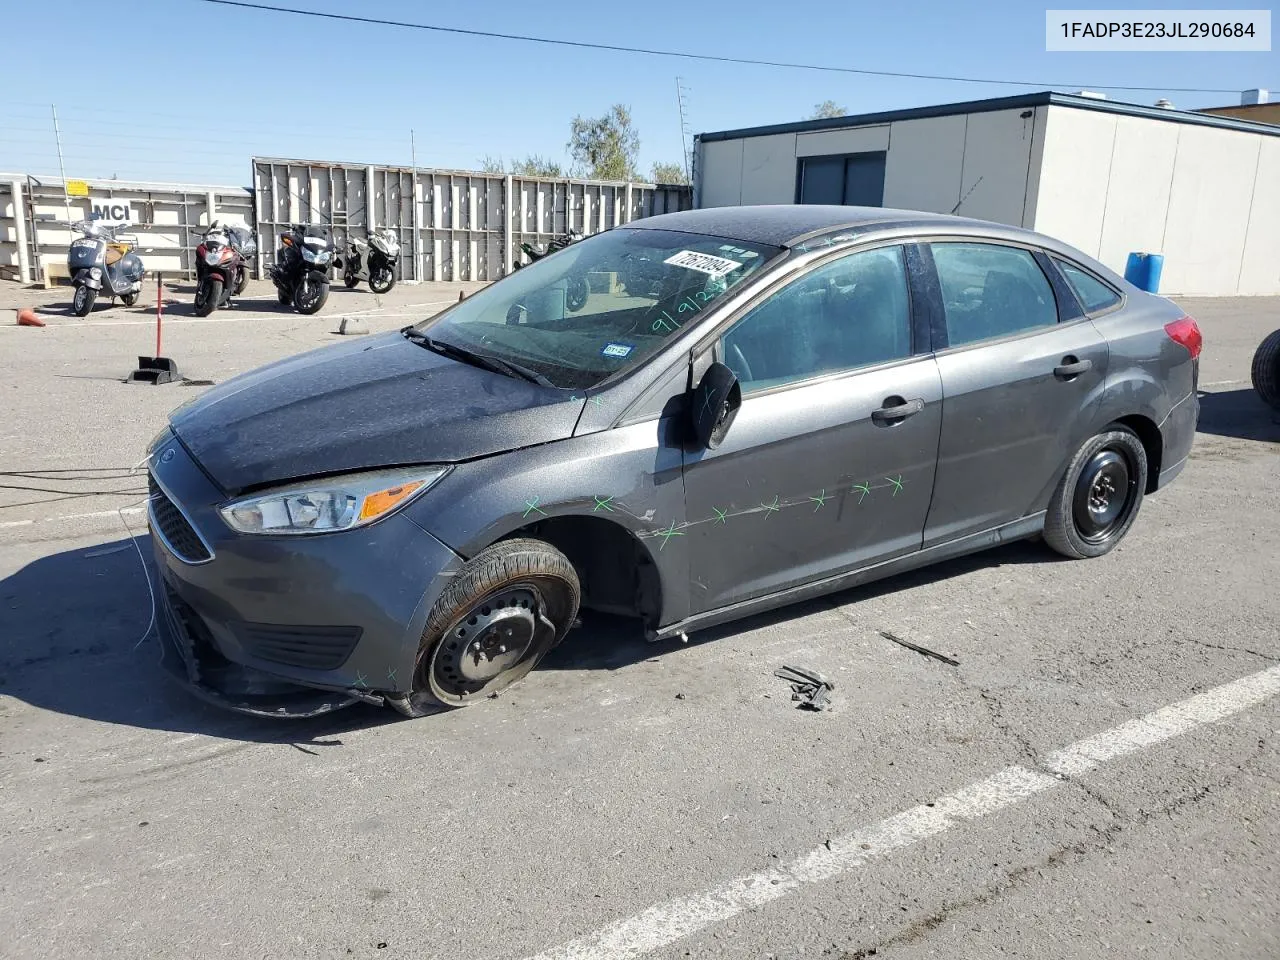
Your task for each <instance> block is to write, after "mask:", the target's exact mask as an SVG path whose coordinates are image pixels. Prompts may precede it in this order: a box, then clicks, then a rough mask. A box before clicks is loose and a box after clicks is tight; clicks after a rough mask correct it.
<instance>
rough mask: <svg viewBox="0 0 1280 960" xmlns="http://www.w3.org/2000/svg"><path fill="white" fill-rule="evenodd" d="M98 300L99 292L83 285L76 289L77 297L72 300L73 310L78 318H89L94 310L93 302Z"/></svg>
mask: <svg viewBox="0 0 1280 960" xmlns="http://www.w3.org/2000/svg"><path fill="white" fill-rule="evenodd" d="M97 299H98V291H97V290H94V289H93V288H92V287H87V286H85V285H84V284H83V283H82V284H80V286H78V287H76V292H75V296H73V297H72V298H71V309H72V310H74V311H75V313H76V316H77V317H87V316H88V315H89V311H90V310H92V309H93V301H95V300H97Z"/></svg>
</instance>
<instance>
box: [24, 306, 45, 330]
mask: <svg viewBox="0 0 1280 960" xmlns="http://www.w3.org/2000/svg"><path fill="white" fill-rule="evenodd" d="M44 325H45V324H44V321H43V320H41V319H40V318H39V317H37V316H36V314H35V311H34V310H31V309H30V308H29V307H23V308H22V309H21V310H19V311H18V326H20V327H43V326H44Z"/></svg>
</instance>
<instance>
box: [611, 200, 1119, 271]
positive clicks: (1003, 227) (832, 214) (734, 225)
mask: <svg viewBox="0 0 1280 960" xmlns="http://www.w3.org/2000/svg"><path fill="white" fill-rule="evenodd" d="M626 226H627V227H629V228H635V229H639V230H674V231H678V232H681V233H696V234H703V235H707V236H713V237H724V238H726V239H732V240H742V241H746V242H747V243H763V244H769V245H772V246H777V247H788V248H796V247H799V246H801V245H802V244H806V243H808V242H810V241H813V240H815V239H819V238H822V237H823V236H830V235H832V234H846V233H847V234H850V235H851V237H852V236H859V237H866V236H868V235H870V234H875V233H879V232H888V231H900V230H907V231H910V232H912V233H921V234H928V233H939V234H961V235H964V236H972V237H979V238H990V239H997V240H1001V239H1002V240H1008V241H1013V242H1015V243H1026V244H1029V245H1032V246H1036V247H1040V248H1042V249H1045V250H1050V251H1053V252H1056V253H1059V254H1065V255H1066V256H1067V257H1068V258H1071V259H1075V260H1076V261H1078V262H1080V263H1081V264H1082V265H1084V266H1087V267H1089V268H1090V269H1092V270H1094V271H1095V272H1100V273H1102V274H1104V275H1105V276H1107V277H1108V278H1110V279H1112V280H1113V282H1114V281H1115V280H1117V279H1118V276H1117V274H1116V273H1115V271H1113V270H1112V269H1111V268H1109V267H1107V266H1106V265H1105V264H1102V263H1100V262H1098V261H1097V260H1095V259H1094V258H1093V257H1091V256H1089V255H1088V254H1086V253H1084V252H1083V251H1081V250H1078V249H1076V248H1075V247H1072V246H1071V245H1069V244H1065V243H1063V242H1062V241H1060V240H1056V239H1054V238H1053V237H1049V236H1046V235H1044V234H1041V233H1036V232H1035V231H1032V230H1027V229H1025V228H1023V227H1014V226H1010V225H1009V224H1004V223H995V222H993V221H990V220H977V219H974V218H971V217H957V216H951V215H949V214H944V213H927V212H925V211H922V210H898V209H893V208H887V207H853V206H849V207H845V206H835V205H824V204H760V205H753V206H739V207H706V208H703V209H699V210H682V211H680V212H679V213H661V214H658V215H657V216H653V217H645V218H643V219H641V220H636V221H633V222H631V223H629V224H626ZM842 239H843V238H842Z"/></svg>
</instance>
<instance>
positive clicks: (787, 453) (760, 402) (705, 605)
mask: <svg viewBox="0 0 1280 960" xmlns="http://www.w3.org/2000/svg"><path fill="white" fill-rule="evenodd" d="M909 259H912V258H911V257H909V256H908V250H907V248H904V247H903V246H901V245H887V246H882V247H878V248H874V249H870V250H863V251H860V252H856V253H846V254H841V255H838V256H836V257H834V258H832V259H829V260H827V261H826V262H824V263H822V264H819V265H817V266H815V267H813V268H812V269H810V270H809V271H808V272H806V273H804V274H801V275H800V276H799V277H797V278H795V279H793V280H791V281H790V282H789V283H787V285H786V286H784V287H782V288H781V289H780V290H778V291H777V292H775V293H773V294H771V295H769V296H766V297H765V298H763V299H762V301H761V302H758V303H756V304H754V305H752V306H750V307H749V308H747V310H746V311H745V312H744V313H743V314H742V315H741V316H740V317H739V318H738V319H737V320H735V321H733V322H732V323H731V325H730V326H729V327H728V329H726V330H725V331H724V332H723V333H722V335H721V336H720V337H719V339H718V341H717V342H716V344H715V347H714V349H715V352H716V355H717V357H718V358H719V359H721V360H723V362H725V363H726V364H728V365H729V367H731V368H732V369H733V370H734V372H735V373H736V374H737V376H738V378H739V382H740V384H741V386H742V391H743V400H742V406H741V408H740V410H739V412H738V416H737V419H736V420H734V422H733V425H732V427H731V428H730V429H729V432H728V435H727V436H726V437H725V440H724V442H723V443H722V444H721V445H720V446H719V447H717V448H716V449H715V450H704V451H701V452H699V453H697V454H694V455H693V456H691V457H689V458H688V459H687V460H686V466H685V503H686V511H685V512H686V523H685V526H684V527H683V528H682V529H681V530H680V531H678V532H673V533H671V535H678V536H683V537H685V538H686V539H685V540H684V545H685V546H686V549H687V550H688V555H689V569H690V580H691V590H690V602H691V610H690V612H691V613H695V614H696V613H699V612H702V611H706V610H711V609H715V608H717V607H721V606H724V605H726V604H730V603H734V602H737V601H740V600H746V599H750V598H752V597H758V596H762V595H767V594H770V593H774V592H777V591H779V590H783V589H786V588H788V587H791V586H795V585H798V584H801V583H804V582H807V581H810V580H814V579H819V578H821V577H823V576H827V575H831V574H833V573H837V572H840V571H843V570H846V569H850V568H853V567H859V566H863V565H866V564H869V563H873V562H876V561H878V560H884V559H888V558H891V557H896V556H901V555H902V554H905V553H910V552H912V551H915V550H918V549H919V548H920V540H921V536H922V533H923V530H924V522H925V517H926V514H927V512H928V509H929V498H930V495H931V493H932V490H933V473H934V459H935V457H936V456H937V450H938V431H939V427H940V423H941V409H940V399H941V384H940V381H939V378H938V370H937V366H936V364H935V362H934V360H933V357H932V356H931V355H930V352H929V345H928V343H927V339H928V337H927V328H926V330H925V336H924V338H923V340H924V341H926V342H923V343H922V342H921V338H920V337H918V336H913V322H912V320H913V311H912V299H911V296H910V293H909V284H908V271H907V262H908V260H909ZM660 548H661V545H660Z"/></svg>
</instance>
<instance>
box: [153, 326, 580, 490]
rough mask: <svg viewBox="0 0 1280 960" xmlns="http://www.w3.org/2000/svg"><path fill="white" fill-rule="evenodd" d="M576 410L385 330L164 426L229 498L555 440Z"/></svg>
mask: <svg viewBox="0 0 1280 960" xmlns="http://www.w3.org/2000/svg"><path fill="white" fill-rule="evenodd" d="M583 403H584V401H583V398H582V397H581V396H575V397H573V398H572V399H571V398H570V396H569V394H568V392H567V391H562V390H556V389H552V388H550V387H542V386H539V385H538V384H535V383H529V382H527V381H524V380H517V379H514V378H512V377H507V376H504V375H502V374H498V373H492V372H490V371H488V370H482V369H480V368H478V367H473V366H470V365H468V364H465V363H461V362H459V361H457V360H453V359H451V358H449V357H444V356H441V355H440V354H438V353H434V352H432V351H431V350H428V349H426V348H425V347H421V346H419V345H417V344H415V343H411V342H409V341H408V340H406V339H405V338H404V337H403V336H402V335H401V334H400V333H399V332H395V331H393V332H391V333H388V334H380V335H377V336H374V337H370V338H367V339H364V340H363V341H353V342H351V343H346V344H342V345H339V346H333V347H323V348H321V349H319V350H313V351H310V352H308V353H303V354H300V355H298V356H295V357H290V358H288V359H286V360H281V361H278V362H276V363H273V364H269V365H268V366H265V367H261V368H259V369H257V370H253V371H251V372H249V373H246V374H243V375H241V376H238V377H234V378H232V379H230V380H227V381H226V382H224V383H222V384H220V385H218V386H216V387H214V388H212V389H211V390H209V391H208V392H206V393H205V394H203V395H202V396H201V397H199V398H198V399H197V400H195V401H193V402H191V403H189V404H187V405H185V406H183V407H180V408H179V409H178V410H176V411H175V412H174V413H173V414H172V415H171V417H170V425H171V426H172V427H173V430H174V432H175V433H176V434H177V435H178V438H179V439H180V440H181V441H182V442H183V444H185V445H186V447H187V449H188V450H190V451H191V453H192V455H193V456H194V457H195V458H196V460H198V461H199V462H200V464H201V465H202V466H203V467H204V469H205V471H206V472H207V473H208V474H209V475H210V476H211V477H212V478H213V480H214V481H215V482H216V483H217V484H218V485H219V486H221V487H222V488H223V490H224V491H226V492H227V493H229V494H230V493H236V492H239V491H243V490H246V489H248V488H252V487H260V486H264V485H267V484H273V483H279V482H283V481H286V480H294V479H298V478H302V477H310V476H319V475H324V474H332V473H341V472H345V471H350V470H361V469H370V468H376V467H386V466H400V465H413V464H419V463H450V462H455V461H460V460H469V459H473V458H475V457H483V456H487V455H489V454H494V453H501V452H503V451H505V450H513V449H516V448H518V447H526V446H533V445H536V444H541V443H549V442H551V441H554V440H562V439H565V438H567V437H569V436H571V435H572V433H573V429H574V425H575V424H576V423H577V420H578V416H579V414H580V413H581V411H582V407H583Z"/></svg>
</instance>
